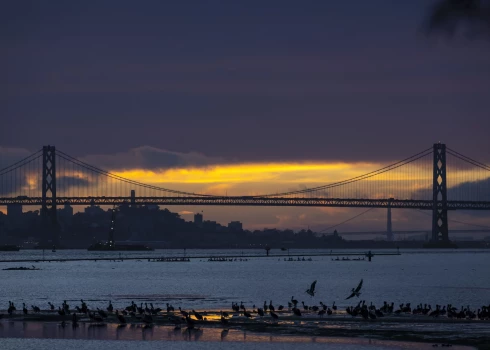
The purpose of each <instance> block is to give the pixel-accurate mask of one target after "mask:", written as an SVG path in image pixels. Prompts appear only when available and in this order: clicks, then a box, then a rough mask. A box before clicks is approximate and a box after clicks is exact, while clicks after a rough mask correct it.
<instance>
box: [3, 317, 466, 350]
mask: <svg viewBox="0 0 490 350" xmlns="http://www.w3.org/2000/svg"><path fill="white" fill-rule="evenodd" d="M0 337H1V338H10V339H12V338H14V339H64V340H67V339H70V340H103V341H107V340H111V341H116V342H118V343H119V341H133V344H134V341H157V342H165V345H170V343H172V344H173V345H172V348H176V346H174V344H175V343H177V344H178V342H188V341H192V342H196V341H198V342H211V343H216V342H226V343H260V344H257V345H260V347H262V348H263V347H264V345H265V344H266V343H269V344H270V343H288V344H294V347H292V348H304V349H316V348H317V346H318V345H323V346H325V345H328V346H329V348H333V349H344V348H345V349H351V348H352V349H355V348H359V347H362V348H364V347H365V348H380V349H433V348H434V347H433V344H434V343H428V342H409V341H390V340H380V339H366V338H353V337H325V336H307V335H283V334H277V333H276V332H273V333H267V334H266V333H263V332H261V333H258V332H253V331H247V330H243V329H221V328H215V327H200V328H199V329H193V330H188V329H186V328H182V329H175V328H174V327H173V326H153V327H148V328H147V327H144V326H142V325H138V324H130V325H126V326H124V327H123V326H119V325H117V324H111V323H108V324H85V323H81V324H80V326H79V327H76V328H72V327H71V326H70V325H68V326H66V327H64V328H63V327H61V326H60V325H59V323H56V322H34V321H25V322H24V321H21V322H18V321H9V322H7V323H5V321H4V322H3V324H2V323H0ZM11 342H12V343H13V344H17V345H19V344H23V343H22V342H20V341H17V343H16V342H14V341H11ZM25 343H29V342H25ZM78 344H79V343H78ZM138 344H140V343H138ZM437 344H438V347H442V343H437ZM2 345H3V347H2V348H3V349H6V347H5V346H6V342H5V339H2ZM22 347H23V348H24V349H25V348H26V347H25V346H24V345H23V346H22ZM37 348H39V347H37ZM50 348H51V347H50ZM77 348H78V346H77ZM106 348H107V347H106ZM117 348H118V349H121V346H120V345H119V344H118V345H117ZM138 348H139V347H138ZM213 348H216V346H213ZM223 348H224V347H223ZM227 348H229V347H228V346H227ZM233 348H237V349H238V348H239V349H241V348H243V349H245V348H254V347H246V346H242V347H240V346H236V345H235V346H233ZM451 349H474V348H473V347H469V346H460V345H454V346H452V347H451Z"/></svg>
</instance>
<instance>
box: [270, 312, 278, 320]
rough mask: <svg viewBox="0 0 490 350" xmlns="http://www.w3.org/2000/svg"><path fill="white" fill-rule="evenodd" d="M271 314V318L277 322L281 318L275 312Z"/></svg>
mask: <svg viewBox="0 0 490 350" xmlns="http://www.w3.org/2000/svg"><path fill="white" fill-rule="evenodd" d="M270 314H271V317H272V318H273V319H275V320H277V319H278V318H279V316H278V315H277V314H276V313H275V312H274V311H270Z"/></svg>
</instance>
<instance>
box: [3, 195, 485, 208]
mask: <svg viewBox="0 0 490 350" xmlns="http://www.w3.org/2000/svg"><path fill="white" fill-rule="evenodd" d="M46 202H47V204H48V205H53V204H54V205H56V206H61V205H64V204H70V205H163V206H171V205H182V206H186V205H198V206H208V205H221V206H276V207H348V208H398V209H420V210H434V202H433V201H432V200H414V199H394V198H389V199H362V198H361V199H358V198H291V197H254V196H209V197H193V196H177V197H153V196H152V197H131V196H127V197H106V196H100V197H94V196H87V197H56V201H55V203H52V200H51V199H47V200H46ZM11 204H20V205H36V206H41V205H42V204H43V198H42V197H28V196H18V197H14V198H0V205H11ZM445 204H446V206H447V207H446V209H447V210H490V201H488V202H486V201H485V202H482V201H450V200H448V201H447V202H446V203H445ZM439 206H440V208H442V207H443V204H442V203H440V204H439Z"/></svg>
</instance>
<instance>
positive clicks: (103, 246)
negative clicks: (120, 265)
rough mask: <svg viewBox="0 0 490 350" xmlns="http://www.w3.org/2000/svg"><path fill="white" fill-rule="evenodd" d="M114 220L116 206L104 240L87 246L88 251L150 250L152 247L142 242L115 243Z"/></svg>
mask: <svg viewBox="0 0 490 350" xmlns="http://www.w3.org/2000/svg"><path fill="white" fill-rule="evenodd" d="M115 221H116V208H115V206H114V208H112V215H111V229H110V230H109V237H108V238H107V241H106V242H97V243H94V244H92V245H90V247H88V248H87V250H89V251H150V250H153V248H151V247H148V246H146V245H143V244H130V243H129V244H116V241H114V226H115Z"/></svg>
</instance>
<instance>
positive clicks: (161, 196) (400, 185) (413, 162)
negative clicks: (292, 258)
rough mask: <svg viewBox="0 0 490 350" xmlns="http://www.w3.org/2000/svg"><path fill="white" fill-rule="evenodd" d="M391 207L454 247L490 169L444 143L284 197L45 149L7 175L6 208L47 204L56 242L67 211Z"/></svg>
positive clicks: (0, 175) (2, 187)
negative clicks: (427, 216)
mask: <svg viewBox="0 0 490 350" xmlns="http://www.w3.org/2000/svg"><path fill="white" fill-rule="evenodd" d="M65 204H69V205H111V206H113V205H132V206H136V205H163V206H171V205H196V206H208V205H222V206H298V207H305V206H308V207H357V208H388V225H389V227H388V230H389V231H390V230H391V228H390V226H391V225H390V222H391V220H390V217H391V209H392V208H404V209H419V210H427V211H431V212H432V241H434V242H442V243H444V242H449V235H448V211H451V210H490V166H488V165H486V164H484V163H481V162H479V161H476V160H474V159H472V158H470V157H467V156H465V155H463V154H461V153H459V152H457V151H455V150H453V149H451V148H449V147H446V145H445V144H441V143H436V144H434V145H433V146H432V147H430V148H427V149H425V150H423V151H421V152H418V153H416V154H414V155H412V156H411V157H408V158H405V159H403V160H401V161H398V162H395V163H392V164H390V165H387V166H385V167H382V168H380V169H378V170H375V171H372V172H369V173H366V174H363V175H360V176H356V177H353V178H349V179H346V180H343V181H337V182H331V183H326V184H325V185H322V186H316V187H312V188H304V189H299V190H292V191H287V192H283V193H264V194H254V195H242V196H217V195H212V194H202V193H192V192H186V191H181V190H175V189H170V188H165V187H160V186H156V185H153V184H145V183H142V182H139V181H135V180H132V179H129V178H127V177H123V176H121V175H118V174H117V173H115V172H109V171H106V170H103V169H101V168H99V167H96V166H94V165H91V164H88V163H86V162H84V161H82V160H80V159H77V158H75V157H72V156H70V155H69V154H67V153H65V152H63V151H61V150H59V149H58V150H57V149H56V147H55V146H44V147H43V148H42V149H40V150H38V151H37V152H34V153H33V154H31V155H30V156H28V157H26V158H24V159H22V160H20V161H18V162H16V163H14V164H12V165H10V166H7V167H5V168H3V169H1V170H0V206H11V205H23V206H40V207H41V211H40V213H41V216H42V218H43V223H44V227H46V228H48V231H49V232H51V234H52V241H53V243H55V244H56V242H57V240H58V237H59V235H58V234H57V230H58V222H57V210H56V208H57V206H61V205H65Z"/></svg>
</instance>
